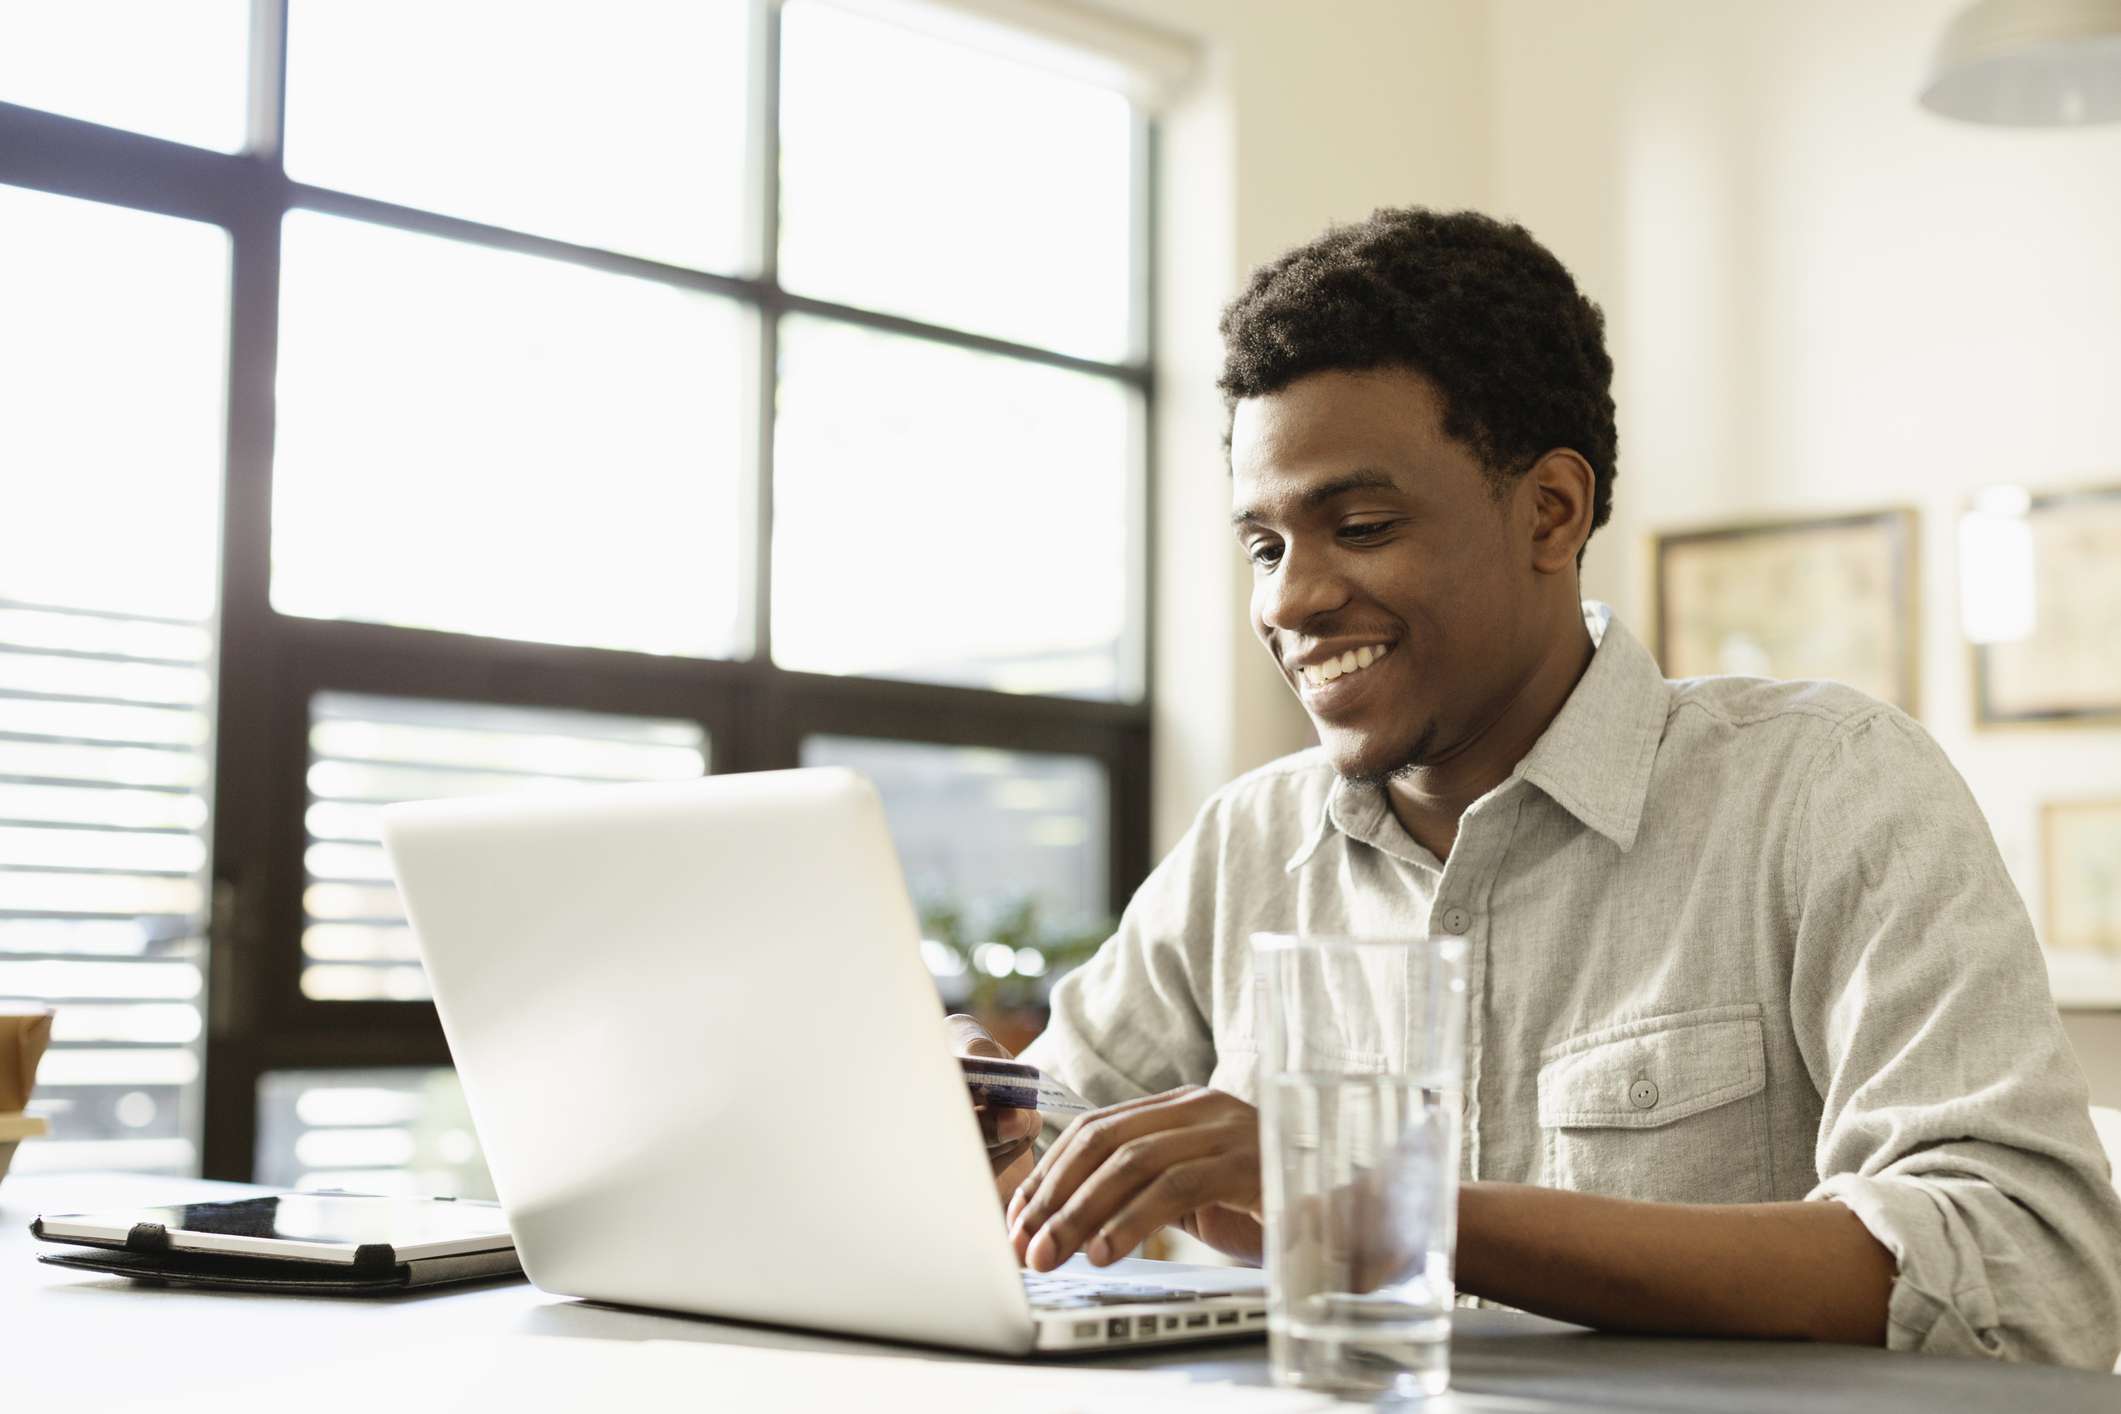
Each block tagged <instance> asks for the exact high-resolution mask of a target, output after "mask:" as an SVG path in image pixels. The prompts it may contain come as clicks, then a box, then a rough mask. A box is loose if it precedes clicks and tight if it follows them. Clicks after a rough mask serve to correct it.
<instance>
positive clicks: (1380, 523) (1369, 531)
mask: <svg viewBox="0 0 2121 1414" xmlns="http://www.w3.org/2000/svg"><path fill="white" fill-rule="evenodd" d="M1398 525H1399V522H1398V521H1396V520H1374V521H1366V522H1364V523H1362V524H1360V525H1344V526H1342V527H1341V528H1340V535H1341V538H1342V539H1343V540H1357V541H1360V540H1375V539H1376V538H1377V537H1379V536H1380V535H1383V534H1384V533H1385V532H1386V531H1389V530H1392V529H1395V528H1397V526H1398Z"/></svg>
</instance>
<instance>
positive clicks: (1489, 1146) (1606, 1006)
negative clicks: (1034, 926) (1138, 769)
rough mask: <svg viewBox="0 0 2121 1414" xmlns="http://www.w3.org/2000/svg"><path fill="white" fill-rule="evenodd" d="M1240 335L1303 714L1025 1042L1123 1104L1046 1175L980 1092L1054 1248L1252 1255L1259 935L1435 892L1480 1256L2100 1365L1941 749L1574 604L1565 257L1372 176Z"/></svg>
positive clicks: (1006, 1162) (1983, 878)
mask: <svg viewBox="0 0 2121 1414" xmlns="http://www.w3.org/2000/svg"><path fill="white" fill-rule="evenodd" d="M1223 334H1224V337H1225V340H1226V344H1227V356H1226V362H1225V365H1224V370H1223V377H1222V388H1223V390H1224V392H1225V394H1226V395H1227V397H1228V399H1229V402H1230V406H1231V423H1230V462H1231V471H1232V480H1231V486H1232V492H1233V496H1234V515H1233V517H1232V523H1233V525H1234V527H1235V529H1236V533H1237V539H1238V543H1239V545H1240V546H1241V547H1242V550H1243V552H1244V554H1245V555H1247V556H1248V557H1249V559H1250V560H1251V563H1252V566H1253V573H1254V592H1253V596H1252V620H1253V627H1254V629H1255V630H1256V631H1257V633H1258V635H1259V639H1260V642H1261V643H1262V645H1263V646H1264V647H1265V648H1266V650H1267V653H1268V654H1269V656H1270V657H1271V658H1272V659H1273V660H1274V663H1275V665H1276V667H1277V668H1278V669H1279V670H1280V671H1281V673H1282V676H1283V678H1284V679H1285V680H1286V681H1287V682H1288V684H1289V687H1290V690H1291V691H1293V692H1295V693H1296V694H1297V696H1298V698H1299V699H1300V700H1301V701H1302V703H1303V705H1304V707H1305V710H1306V711H1307V712H1308V713H1309V714H1310V717H1311V720H1312V721H1313V723H1314V724H1315V725H1316V727H1317V730H1318V736H1319V741H1320V745H1319V746H1318V747H1316V748H1314V749H1312V750H1309V751H1305V752H1301V753H1299V754H1297V755H1295V756H1292V757H1288V758H1286V759H1284V760H1281V761H1277V762H1275V763H1273V764H1272V765H1269V766H1266V767H1263V768H1261V769H1260V770H1257V771H1254V772H1252V773H1251V774H1250V775H1247V776H1245V777H1243V778H1242V779H1240V780H1238V781H1236V782H1235V783H1233V784H1232V785H1230V786H1229V787H1227V788H1226V789H1224V790H1223V791H1221V792H1219V793H1218V794H1217V795H1216V796H1215V797H1214V798H1213V799H1212V800H1210V801H1209V802H1208V804H1207V806H1206V807H1205V808H1204V809H1203V810H1202V812H1201V814H1200V817H1199V819H1198V820H1197V821H1196V822H1195V823H1194V825H1193V828H1192V830H1191V831H1190V832H1189V833H1188V834H1187V836H1186V837H1185V839H1184V840H1183V841H1182V842H1181V843H1180V844H1179V846H1178V848H1177V849H1176V850H1175V851H1174V852H1173V853H1172V854H1171V856H1170V857H1169V858H1168V859H1166V860H1164V862H1163V863H1162V864H1161V865H1160V866H1159V867H1158V868H1157V869H1156V871H1155V873H1154V874H1152V875H1151V876H1150V878H1149V880H1148V881H1147V882H1146V883H1145V884H1144V885H1143V887H1142V889H1141V891H1140V892H1139V893H1138V894H1137V895H1136V896H1135V898H1134V900H1133V903H1132V904H1131V905H1130V906H1129V908H1128V909H1127V912H1126V916H1125V918H1124V919H1123V921H1122V922H1121V925H1120V929H1119V932H1118V934H1117V935H1116V936H1115V937H1113V938H1112V939H1111V941H1110V942H1108V943H1107V944H1106V945H1105V947H1104V948H1103V949H1102V950H1101V951H1100V952H1099V953H1098V955H1097V956H1096V958H1095V959H1093V960H1092V961H1091V962H1090V963H1089V964H1088V965H1087V966H1085V967H1083V968H1082V969H1081V970H1079V971H1078V972H1076V973H1075V974H1074V975H1073V976H1071V977H1069V978H1068V979H1066V980H1065V981H1064V982H1063V983H1061V984H1060V985H1059V986H1058V987H1057V988H1056V989H1055V992H1054V997H1053V1021H1052V1025H1051V1027H1050V1028H1049V1029H1048V1031H1047V1032H1046V1033H1045V1035H1044V1036H1043V1037H1041V1038H1040V1039H1039V1040H1038V1041H1037V1042H1036V1043H1035V1044H1034V1045H1033V1046H1032V1047H1031V1048H1030V1050H1028V1051H1027V1052H1026V1058H1027V1059H1029V1060H1033V1061H1036V1062H1037V1063H1038V1064H1040V1065H1041V1066H1044V1067H1046V1068H1048V1069H1050V1070H1051V1071H1053V1072H1054V1073H1055V1074H1057V1075H1058V1076H1060V1077H1061V1078H1063V1079H1064V1080H1066V1081H1067V1082H1068V1083H1069V1084H1070V1085H1072V1086H1074V1087H1075V1088H1076V1089H1077V1090H1079V1091H1081V1092H1082V1093H1083V1094H1084V1095H1085V1096H1087V1097H1088V1098H1090V1099H1091V1100H1093V1101H1095V1102H1097V1103H1099V1104H1102V1105H1105V1106H1107V1107H1108V1108H1106V1109H1104V1110H1102V1111H1100V1112H1099V1113H1097V1114H1095V1115H1092V1116H1088V1117H1086V1118H1084V1119H1083V1120H1082V1121H1079V1122H1078V1123H1077V1124H1075V1125H1074V1126H1072V1127H1071V1128H1070V1129H1069V1130H1068V1131H1066V1132H1065V1133H1064V1134H1062V1135H1061V1136H1060V1137H1059V1138H1058V1139H1057V1140H1056V1141H1055V1142H1054V1143H1053V1144H1052V1145H1051V1146H1050V1147H1048V1149H1047V1150H1046V1152H1045V1153H1044V1154H1043V1155H1042V1156H1039V1157H1038V1158H1037V1159H1036V1163H1035V1167H1034V1162H1033V1156H1032V1154H1031V1153H1030V1152H1028V1149H1026V1148H1023V1147H1021V1146H1022V1144H1023V1141H1024V1140H1025V1139H1026V1138H1027V1137H1028V1136H1026V1135H1025V1134H1023V1133H1021V1132H1020V1131H1017V1130H1012V1129H1010V1128H1008V1127H1006V1125H1005V1126H1004V1127H1003V1128H1001V1129H999V1130H997V1129H996V1128H995V1127H994V1121H993V1119H992V1118H991V1117H990V1118H989V1119H988V1120H987V1121H986V1122H987V1123H988V1125H989V1133H990V1137H991V1138H993V1139H994V1140H995V1141H996V1148H997V1154H998V1155H999V1157H998V1158H997V1164H996V1167H997V1172H998V1175H999V1180H1000V1182H1001V1184H1002V1191H1003V1192H1004V1193H1005V1194H1006V1195H1009V1201H1008V1205H1007V1217H1008V1221H1009V1223H1010V1230H1011V1233H1012V1236H1013V1238H1014V1240H1015V1242H1016V1245H1017V1250H1018V1252H1019V1253H1020V1255H1021V1256H1022V1257H1023V1259H1024V1261H1025V1262H1026V1263H1027V1264H1028V1265H1030V1266H1032V1267H1034V1268H1038V1269H1041V1270H1044V1269H1050V1268H1051V1267H1053V1266H1055V1265H1056V1264H1058V1263H1059V1262H1061V1261H1063V1260H1064V1259H1066V1258H1067V1257H1068V1256H1070V1255H1071V1254H1072V1253H1075V1252H1078V1251H1082V1252H1086V1253H1087V1254H1088V1255H1089V1257H1090V1259H1091V1260H1092V1261H1093V1262H1104V1261H1108V1260H1111V1259H1112V1258H1115V1257H1117V1256H1119V1255H1121V1254H1122V1253H1124V1252H1126V1251H1127V1250H1128V1249H1130V1248H1132V1247H1133V1246H1134V1245H1135V1244H1136V1243H1137V1242H1139V1241H1140V1240H1141V1239H1142V1238H1143V1237H1145V1236H1147V1235H1148V1234H1149V1233H1150V1232H1152V1231H1154V1230H1155V1229H1156V1228H1158V1227H1160V1226H1162V1225H1165V1224H1171V1223H1175V1224H1179V1225H1181V1226H1183V1227H1184V1228H1185V1229H1186V1230H1187V1231H1189V1232H1191V1233H1193V1234H1195V1235H1196V1236H1198V1237H1200V1238H1202V1239H1204V1240H1206V1241H1208V1242H1211V1243H1213V1244H1214V1245H1216V1246H1217V1247H1220V1248H1222V1249H1223V1250H1225V1251H1228V1252H1231V1253H1233V1254H1236V1255H1238V1256H1240V1257H1244V1258H1247V1259H1251V1260H1257V1259H1258V1258H1259V1256H1260V1244H1261V1233H1260V1226H1259V1208H1260V1167H1259V1131H1258V1117H1257V1114H1256V1111H1255V1110H1254V1108H1253V1104H1252V1101H1253V1100H1254V1099H1255V1097H1256V1093H1257V1091H1256V1077H1255V1074H1254V1070H1255V1062H1256V1049H1257V1047H1256V1042H1255V1040H1254V1039H1253V1036H1254V1033H1253V1030H1252V1026H1253V1023H1252V1018H1251V1016H1250V1008H1249V1005H1248V985H1247V975H1248V967H1249V963H1248V942H1247V939H1248V937H1249V935H1250V934H1251V933H1252V932H1253V931H1254V930H1259V929H1270V930H1279V931H1297V932H1309V933H1355V934H1402V935H1404V934H1420V933H1423V932H1426V931H1432V930H1433V931H1441V932H1449V933H1455V934H1460V935H1463V936H1464V937H1465V938H1466V939H1467V941H1468V943H1469V947H1470V964H1469V988H1468V990H1469V1002H1470V1021H1469V1028H1468V1033H1469V1039H1468V1046H1467V1051H1468V1054H1467V1060H1466V1102H1465V1144H1464V1156H1465V1179H1466V1181H1465V1184H1464V1187H1463V1190H1462V1197H1461V1200H1460V1210H1459V1211H1460V1224H1459V1245H1458V1276H1459V1283H1460V1286H1461V1288H1462V1289H1463V1290H1465V1291H1467V1292H1469V1293H1472V1294H1476V1295H1479V1296H1483V1297H1488V1298H1492V1299H1494V1300H1497V1301H1501V1302H1504V1303H1507V1304H1509V1305H1513V1306H1517V1307H1521V1308H1524V1309H1526V1310H1530V1311H1537V1312H1542V1313H1546V1314H1550V1315H1554V1316H1559V1317H1563V1318H1567V1319H1570V1320H1575V1321H1580V1322H1584V1323H1587V1324H1590V1325H1594V1326H1601V1327H1606V1328H1610V1329H1625V1330H1637V1331H1667V1332H1686V1333H1693V1334H1701V1335H1751V1336H1779V1337H1796V1338H1810V1339H1818V1340H1836V1341H1849V1342H1861V1343H1869V1344H1885V1345H1890V1346H1893V1347H1896V1348H1905V1349H1914V1350H1933V1351H1945V1352H1951V1353H1957V1354H1974V1355H1990V1356H1999V1357H2005V1358H2015V1359H2033V1360H2049V1361H2061V1362H2067V1363H2070V1364H2078V1365H2084V1366H2088V1367H2092V1368H2102V1369H2103V1368H2109V1367H2111V1365H2112V1364H2113V1361H2114V1357H2115V1352H2116V1346H2117V1344H2121V1258H2117V1252H2116V1245H2117V1241H2121V1237H2117V1234H2121V1204H2117V1202H2116V1199H2115V1194H2114V1191H2113V1189H2112V1188H2111V1187H2110V1186H2109V1181H2108V1176H2107V1166H2106V1163H2105V1161H2104V1158H2103V1157H2102V1155H2101V1154H2100V1151H2099V1148H2098V1145H2097V1141H2096V1139H2095V1138H2094V1135H2093V1131H2092V1128H2091V1124H2090V1121H2089V1117H2088V1115H2087V1112H2086V1090H2085V1085H2084V1080H2083V1077H2082V1074H2081V1072H2080V1071H2079V1069H2078V1067H2077V1065H2076V1063H2075V1062H2074V1060H2073V1059H2072V1057H2071V1054H2070V1051H2069V1048H2068V1045H2067V1043H2066V1041H2065V1039H2064V1037H2063V1035H2062V1032H2061V1028H2060V1023H2059V1020H2058V1018H2057V1017H2056V1014H2055V1009H2054V1005H2053V1002H2052V1001H2051V999H2050V997H2049V995H2048V991H2047V984H2046V977H2045V973H2044V971H2043V970H2042V966H2041V961H2040V955H2039V950H2038V948H2037V946H2036V945H2035V942H2034V939H2033V935H2032V930H2031V927H2030V925H2029V923H2028V921H2027V918H2026V914H2025V910H2024V907H2023V905H2022V904H2021V903H2020V901H2019V899H2018V897H2017V895H2016V893H2015V892H2014V891H2013V889H2012V887H2011V884H2010V881H2009V879H2008V877H2007V876H2006V875H2005V872H2004V869H2003V866H2002V863H2001V861H2000V860H1999V858H1998V857H1997V853H1996V850H1995V847H1994V844H1993V842H1992V840H1991V839H1990V836H1989V833H1988V830H1987V827H1986V825H1985V823H1984V821H1983V820H1982V817H1981V814H1980V812H1979V810H1978V808H1977V807H1976V806H1975V804H1974V802H1973V800H1972V798H1971V797H1970V796H1969V795H1968V794H1967V791H1966V789H1965V787H1964V785H1963V784H1962V783H1961V781H1960V779H1959V777H1958V775H1957V774H1956V773H1955V772H1954V771H1953V769H1952V767H1951V766H1950V765H1949V764H1948V763H1947V762H1946V760H1945V758H1944V756H1943V755H1942V753H1940V752H1939V751H1938V749H1937V747H1936V746H1935V745H1934V744H1933V743H1932V742H1931V741H1930V739H1929V738H1928V737H1927V736H1926V735H1925V734H1924V733H1923V731H1922V729H1921V728H1920V727H1918V726H1917V725H1916V724H1915V723H1914V722H1913V721H1912V720H1910V719H1909V718H1908V717H1907V716H1905V715H1904V714H1902V713H1900V712H1899V711H1897V710H1895V709H1894V708H1892V707H1889V706H1886V705H1885V704H1883V703H1879V702H1875V701H1872V700H1871V699H1869V698H1866V697H1864V696H1863V695H1861V694H1860V693H1857V692H1854V691H1851V690H1850V689H1848V688H1845V687H1840V686H1837V685H1835V684H1831V683H1816V682H1815V683H1807V682H1766V681H1760V680H1755V679H1745V678H1710V679H1703V680H1693V681H1684V682H1669V681H1666V680H1665V679H1664V678H1663V677H1662V676H1661V675H1660V673H1659V671H1658V668H1657V665H1656V664H1655V662H1654V661H1652V659H1651V658H1650V656H1649V654H1648V653H1647V652H1646V651H1645V650H1644V649H1643V648H1642V647H1641V645H1640V644H1639V643H1638V642H1637V641H1636V639H1635V638H1634V637H1633V635H1631V634H1630V633H1629V632H1628V631H1627V629H1626V628H1625V627H1623V626H1622V625H1621V624H1619V623H1618V622H1616V621H1614V620H1613V619H1612V618H1611V616H1610V614H1609V612H1608V611H1606V610H1605V609H1604V608H1603V606H1600V605H1595V604H1591V605H1587V604H1584V603H1582V602H1581V600H1580V598H1579V594H1578V589H1577V569H1578V563H1579V560H1580V558H1581V554H1582V550H1583V546H1584V542H1585V541H1586V540H1587V539H1588V538H1589V536H1590V535H1591V533H1592V531H1593V530H1595V529H1596V528H1597V527H1598V526H1599V525H1601V524H1603V523H1604V522H1605V520H1606V518H1607V515H1608V512H1609V509H1610V506H1611V498H1612V482H1613V476H1614V459H1615V445H1616V439H1615V433H1614V421H1613V402H1612V398H1611V395H1610V392H1609V384H1610V381H1611V375H1612V364H1611V361H1610V359H1609V358H1608V357H1607V354H1606V351H1605V347H1604V337H1603V318H1602V316H1601V315H1600V313H1599V311H1598V309H1597V308H1596V306H1594V305H1592V304H1591V303H1590V302H1589V301H1588V300H1586V299H1585V298H1584V297H1583V296H1582V295H1581V294H1580V293H1579V292H1578V291H1577V289H1576V287H1575V284H1574V282H1573V281H1572V280H1571V278H1570V276H1569V274H1568V272H1567V271H1566V270H1565V269H1564V268H1563V267H1562V266H1561V264H1560V263H1559V262H1558V261H1557V260H1556V259H1555V258H1554V257H1553V256H1552V255H1551V254H1549V253H1548V252H1547V251H1546V250H1545V249H1544V248H1542V247H1541V246H1540V245H1538V244H1537V243H1536V242H1535V241H1534V240H1533V239H1532V238H1531V237H1530V236H1529V235H1528V234H1526V233H1525V231H1523V230H1522V229H1521V228H1519V227H1516V226H1511V225H1504V224H1501V223H1498V222H1495V221H1492V220H1489V219H1487V218H1484V217H1481V216H1477V215H1473V214H1469V213H1460V214H1438V213H1433V212H1428V211H1423V210H1385V211H1379V212H1378V213H1376V214H1375V215H1374V216H1372V217H1371V218H1370V219H1369V220H1368V221H1365V222H1362V223H1360V224H1358V225H1354V226H1349V227H1341V228H1336V229H1334V230H1331V231H1329V232H1327V233H1326V234H1325V235H1324V236H1321V237H1320V238H1318V239H1317V240H1315V241H1313V242H1312V243H1311V244H1309V245H1307V246H1304V247H1302V248H1300V249H1297V250H1295V251H1292V252H1290V253H1289V254H1287V255H1285V256H1283V257H1282V258H1281V259H1279V260H1277V261H1274V262H1273V263H1271V264H1269V265H1267V266H1265V267H1263V268H1262V269H1260V270H1258V271H1257V272H1255V273H1254V274H1253V276H1252V278H1251V280H1250V282H1249V284H1248V285H1247V287H1246V289H1245V290H1244V292H1243V293H1242V294H1241V295H1240V296H1239V297H1238V298H1237V300H1236V301H1235V302H1234V303H1233V304H1232V305H1231V306H1230V308H1229V309H1228V311H1227V312H1226V313H1225V315H1224V319H1223ZM974 1029H975V1030H976V1028H974ZM965 1040H966V1042H967V1044H969V1045H971V1046H973V1047H974V1048H975V1049H980V1050H985V1051H988V1052H989V1053H999V1048H998V1047H994V1046H993V1043H992V1042H989V1041H986V1040H985V1038H984V1037H983V1036H976V1035H971V1034H970V1033H969V1032H967V1033H965ZM1645 1081H1647V1082H1649V1083H1648V1084H1644V1083H1643V1082H1645ZM1012 1142H1014V1143H1016V1144H1017V1145H1018V1146H1019V1148H1018V1149H1017V1150H1014V1151H1012V1150H1011V1149H1010V1147H1009V1145H1010V1144H1011V1143H1012Z"/></svg>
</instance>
